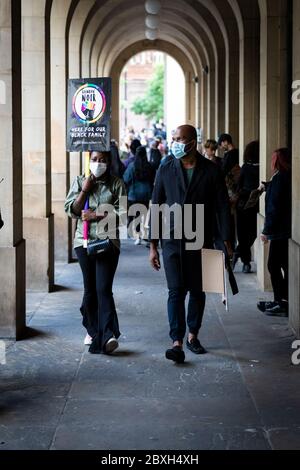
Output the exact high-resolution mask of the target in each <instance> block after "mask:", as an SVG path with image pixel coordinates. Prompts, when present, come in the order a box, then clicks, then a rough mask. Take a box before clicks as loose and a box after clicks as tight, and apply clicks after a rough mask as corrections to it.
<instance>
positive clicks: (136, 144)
mask: <svg viewBox="0 0 300 470" xmlns="http://www.w3.org/2000/svg"><path fill="white" fill-rule="evenodd" d="M141 145H142V144H141V142H140V141H139V140H138V139H133V141H132V142H131V144H130V151H131V153H132V154H133V155H135V154H136V151H137V149H138V148H139V147H140V146H141Z"/></svg>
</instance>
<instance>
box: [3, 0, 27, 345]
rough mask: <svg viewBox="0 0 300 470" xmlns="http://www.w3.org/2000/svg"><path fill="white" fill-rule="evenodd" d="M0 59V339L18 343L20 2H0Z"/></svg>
mask: <svg viewBox="0 0 300 470" xmlns="http://www.w3.org/2000/svg"><path fill="white" fill-rule="evenodd" d="M0 57H1V60H0V84H1V90H2V93H1V95H2V96H1V99H0V179H1V178H2V177H3V178H4V181H3V182H2V183H1V184H0V203H1V211H2V217H3V220H4V224H5V225H4V227H3V228H2V229H1V232H0V266H1V269H0V286H1V295H0V337H1V338H13V339H19V338H21V335H22V333H23V332H24V329H25V241H24V240H23V223H22V215H23V214H22V126H21V116H22V99H21V96H22V90H21V1H20V0H1V2H0Z"/></svg>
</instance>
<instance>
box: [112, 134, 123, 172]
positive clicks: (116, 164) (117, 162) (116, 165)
mask: <svg viewBox="0 0 300 470" xmlns="http://www.w3.org/2000/svg"><path fill="white" fill-rule="evenodd" d="M110 153H111V164H110V173H111V174H112V175H113V176H117V177H118V178H122V177H123V174H124V172H125V166H124V164H123V163H122V162H121V159H120V154H119V149H118V145H117V142H116V141H115V140H112V141H111V143H110Z"/></svg>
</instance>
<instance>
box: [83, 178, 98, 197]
mask: <svg viewBox="0 0 300 470" xmlns="http://www.w3.org/2000/svg"><path fill="white" fill-rule="evenodd" d="M96 182H97V180H96V178H95V176H94V175H93V174H91V175H90V176H88V178H86V180H85V182H84V183H83V186H82V191H84V192H85V193H90V192H91V191H92V189H93V187H94V186H95V184H96Z"/></svg>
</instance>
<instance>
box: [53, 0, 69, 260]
mask: <svg viewBox="0 0 300 470" xmlns="http://www.w3.org/2000/svg"><path fill="white" fill-rule="evenodd" d="M70 3H71V0H65V1H63V2H62V1H61V0H53V4H52V10H51V153H52V160H51V163H52V208H53V212H54V215H55V259H56V260H60V261H68V259H69V248H70V243H69V242H70V240H69V239H70V237H71V233H72V232H71V221H70V220H69V218H68V217H66V214H65V211H64V201H65V198H66V193H67V191H68V189H69V161H68V158H67V153H66V77H67V70H66V38H65V35H66V19H67V15H68V11H69V6H70Z"/></svg>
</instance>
